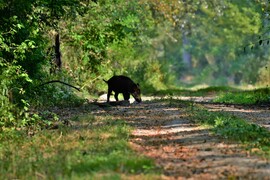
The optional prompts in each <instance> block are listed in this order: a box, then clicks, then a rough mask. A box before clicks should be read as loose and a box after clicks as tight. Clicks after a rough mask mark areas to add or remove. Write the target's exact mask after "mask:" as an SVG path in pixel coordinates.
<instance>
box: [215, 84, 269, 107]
mask: <svg viewBox="0 0 270 180" xmlns="http://www.w3.org/2000/svg"><path fill="white" fill-rule="evenodd" d="M214 102H220V103H231V104H264V103H270V88H262V89H257V90H252V91H236V92H222V93H220V94H219V95H218V97H217V98H216V99H214Z"/></svg>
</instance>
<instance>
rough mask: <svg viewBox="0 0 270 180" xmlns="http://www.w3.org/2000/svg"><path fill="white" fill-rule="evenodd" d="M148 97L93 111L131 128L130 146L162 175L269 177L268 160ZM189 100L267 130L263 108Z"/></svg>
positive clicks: (267, 111)
mask: <svg viewBox="0 0 270 180" xmlns="http://www.w3.org/2000/svg"><path fill="white" fill-rule="evenodd" d="M151 99H152V98H144V99H143V100H144V102H142V103H140V104H137V103H132V104H130V105H126V104H124V105H120V106H112V107H100V108H97V109H96V110H94V111H93V114H94V115H99V116H100V115H110V116H111V117H113V118H115V119H124V120H126V121H127V122H128V123H129V124H130V125H131V126H133V127H134V131H133V132H132V138H131V142H130V144H131V146H132V147H133V148H134V149H135V150H136V151H138V152H139V153H142V154H144V155H146V156H148V157H150V158H153V159H154V160H155V162H156V164H157V165H158V166H160V167H161V169H162V170H163V176H162V178H163V179H230V178H232V179H234V178H236V179H270V161H269V160H266V159H263V158H261V157H258V156H255V155H251V153H250V152H248V151H245V150H244V149H243V148H242V147H241V145H239V144H236V143H232V142H228V141H227V140H225V139H222V138H220V137H218V136H215V135H213V134H211V133H210V131H209V130H208V129H206V128H203V127H200V126H198V125H196V124H194V123H193V122H192V121H190V120H189V117H188V115H187V114H186V113H185V112H184V110H183V109H184V105H182V104H175V103H173V104H171V103H169V102H168V101H163V100H158V101H157V100H151ZM185 100H189V99H185ZM190 100H192V101H194V102H197V103H203V104H204V106H205V107H206V108H208V109H210V110H211V111H228V112H231V113H233V114H235V115H237V116H241V117H244V118H246V119H247V120H249V121H251V122H255V123H258V124H260V125H262V126H265V127H266V128H269V125H270V108H269V107H244V106H235V105H230V106H229V105H218V104H211V103H209V100H211V98H201V99H200V98H193V99H190ZM205 102H206V103H205Z"/></svg>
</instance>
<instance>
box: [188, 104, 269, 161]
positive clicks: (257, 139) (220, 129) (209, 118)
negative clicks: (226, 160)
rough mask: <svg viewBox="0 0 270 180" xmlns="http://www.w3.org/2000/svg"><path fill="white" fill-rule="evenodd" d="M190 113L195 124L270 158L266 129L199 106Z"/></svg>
mask: <svg viewBox="0 0 270 180" xmlns="http://www.w3.org/2000/svg"><path fill="white" fill-rule="evenodd" d="M190 112H191V113H190V114H191V117H192V119H194V121H195V122H197V123H199V124H202V125H207V126H209V127H210V128H211V130H212V131H213V132H214V133H215V134H217V135H220V136H222V137H224V138H227V139H229V140H234V141H238V142H241V143H243V144H245V145H246V147H247V148H248V149H250V150H252V149H253V148H256V149H259V150H260V153H262V154H263V155H264V156H266V157H267V158H270V132H269V131H268V130H267V129H266V128H263V127H261V126H259V125H257V124H253V123H249V122H247V121H245V120H244V119H241V118H239V117H236V116H234V115H231V114H229V113H226V112H210V111H208V110H207V109H204V108H201V107H197V106H195V107H193V108H192V110H191V111H190Z"/></svg>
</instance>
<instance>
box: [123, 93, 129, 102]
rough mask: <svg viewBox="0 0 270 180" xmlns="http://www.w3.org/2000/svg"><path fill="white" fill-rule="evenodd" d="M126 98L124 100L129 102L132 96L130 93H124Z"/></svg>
mask: <svg viewBox="0 0 270 180" xmlns="http://www.w3.org/2000/svg"><path fill="white" fill-rule="evenodd" d="M123 96H124V100H126V101H128V100H129V98H130V94H129V93H123Z"/></svg>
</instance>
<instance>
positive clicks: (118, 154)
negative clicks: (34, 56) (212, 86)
mask: <svg viewBox="0 0 270 180" xmlns="http://www.w3.org/2000/svg"><path fill="white" fill-rule="evenodd" d="M97 119H98V118H94V117H92V116H87V117H83V118H77V119H74V120H73V124H75V125H74V126H72V127H67V126H60V127H59V128H58V129H55V130H43V131H38V132H37V133H36V134H34V135H31V136H30V135H29V134H28V135H27V134H26V133H24V132H23V131H20V132H18V134H14V132H13V134H12V135H9V136H4V135H2V136H1V137H0V138H1V144H0V179H81V178H83V179H95V177H97V178H99V179H100V178H106V177H110V178H112V179H120V178H121V177H122V176H132V175H136V176H137V175H139V174H142V178H145V177H147V176H151V173H153V172H155V174H156V173H157V170H156V168H155V166H154V163H153V162H152V160H149V159H147V158H145V157H144V156H142V155H139V154H137V153H135V152H134V151H133V150H132V149H131V148H130V147H129V144H128V139H129V134H130V130H131V128H130V127H129V126H128V125H127V124H125V122H124V121H122V120H116V121H115V120H111V119H110V118H107V119H106V120H97Z"/></svg>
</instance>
